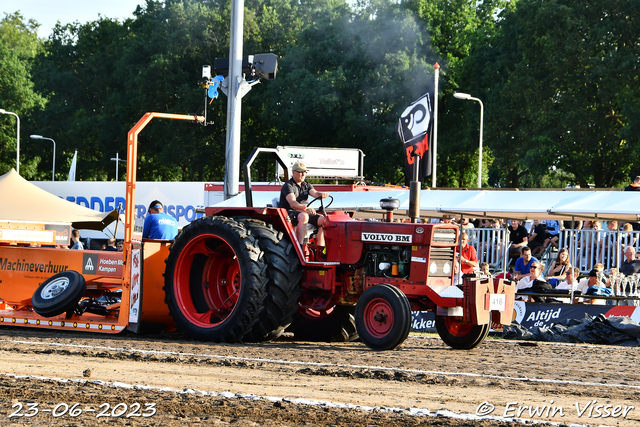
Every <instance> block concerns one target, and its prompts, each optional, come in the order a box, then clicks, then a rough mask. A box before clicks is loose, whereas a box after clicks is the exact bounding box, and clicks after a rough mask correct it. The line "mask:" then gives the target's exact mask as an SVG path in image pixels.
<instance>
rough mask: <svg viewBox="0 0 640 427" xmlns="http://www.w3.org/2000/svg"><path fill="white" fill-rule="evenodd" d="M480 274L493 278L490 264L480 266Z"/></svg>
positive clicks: (484, 263)
mask: <svg viewBox="0 0 640 427" xmlns="http://www.w3.org/2000/svg"><path fill="white" fill-rule="evenodd" d="M480 273H482V275H484V276H486V277H493V274H491V271H490V270H489V263H488V262H483V263H482V264H480Z"/></svg>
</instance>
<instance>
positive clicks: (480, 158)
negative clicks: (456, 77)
mask: <svg viewBox="0 0 640 427" xmlns="http://www.w3.org/2000/svg"><path fill="white" fill-rule="evenodd" d="M474 101H478V102H479V103H480V154H479V155H478V188H482V129H483V128H484V104H482V101H480V100H479V99H478V98H474Z"/></svg>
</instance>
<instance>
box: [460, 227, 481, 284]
mask: <svg viewBox="0 0 640 427" xmlns="http://www.w3.org/2000/svg"><path fill="white" fill-rule="evenodd" d="M460 246H461V250H460V264H461V267H460V268H461V270H462V274H473V270H474V269H475V268H476V267H477V266H478V254H477V253H476V250H475V248H474V247H473V246H471V245H470V244H469V235H468V234H467V233H462V234H461V235H460Z"/></svg>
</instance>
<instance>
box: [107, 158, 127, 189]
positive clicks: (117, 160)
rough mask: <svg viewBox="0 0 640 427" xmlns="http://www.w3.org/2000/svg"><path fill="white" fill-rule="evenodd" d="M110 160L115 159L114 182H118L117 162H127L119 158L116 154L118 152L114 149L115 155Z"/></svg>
mask: <svg viewBox="0 0 640 427" xmlns="http://www.w3.org/2000/svg"><path fill="white" fill-rule="evenodd" d="M111 160H113V161H115V162H116V182H118V163H120V162H122V163H127V161H126V160H123V159H121V158H120V157H119V156H118V152H117V151H116V156H115V157H112V158H111Z"/></svg>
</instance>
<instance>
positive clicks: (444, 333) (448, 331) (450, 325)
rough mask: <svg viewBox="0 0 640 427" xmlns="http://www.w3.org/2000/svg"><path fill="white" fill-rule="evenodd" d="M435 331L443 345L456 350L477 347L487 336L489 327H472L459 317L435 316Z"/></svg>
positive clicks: (472, 325)
mask: <svg viewBox="0 0 640 427" xmlns="http://www.w3.org/2000/svg"><path fill="white" fill-rule="evenodd" d="M436 330H437V331H438V335H440V338H442V341H444V343H445V344H447V345H448V346H449V347H452V348H455V349H457V350H470V349H472V348H475V347H477V346H479V345H480V344H481V343H482V341H484V339H485V338H486V337H487V335H488V334H489V325H488V324H487V325H474V324H471V323H469V322H465V321H464V320H463V318H462V317H461V316H436Z"/></svg>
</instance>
